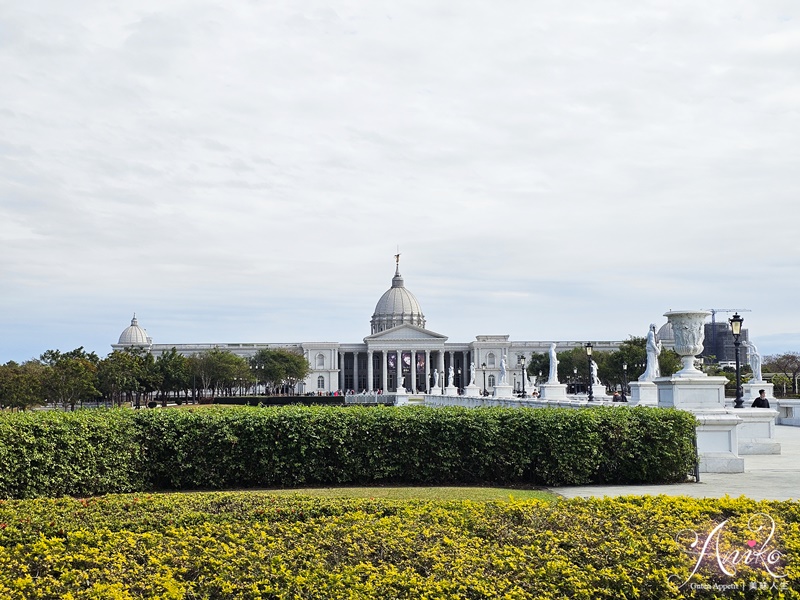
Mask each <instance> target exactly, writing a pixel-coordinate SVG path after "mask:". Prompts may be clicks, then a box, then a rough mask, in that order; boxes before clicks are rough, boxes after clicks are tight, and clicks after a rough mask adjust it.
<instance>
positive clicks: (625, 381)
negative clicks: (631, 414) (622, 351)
mask: <svg viewBox="0 0 800 600" xmlns="http://www.w3.org/2000/svg"><path fill="white" fill-rule="evenodd" d="M627 391H628V363H626V362H624V363H622V401H623V402H627V400H625V394H626V393H627Z"/></svg>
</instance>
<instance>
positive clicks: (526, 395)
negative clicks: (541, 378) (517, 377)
mask: <svg viewBox="0 0 800 600" xmlns="http://www.w3.org/2000/svg"><path fill="white" fill-rule="evenodd" d="M517 360H518V362H519V364H520V366H521V367H522V397H523V398H527V397H528V394H527V393H526V392H525V355H524V354H520V355H519V356H518V357H517Z"/></svg>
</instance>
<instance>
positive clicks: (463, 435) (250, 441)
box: [0, 407, 695, 498]
mask: <svg viewBox="0 0 800 600" xmlns="http://www.w3.org/2000/svg"><path fill="white" fill-rule="evenodd" d="M694 436H695V420H694V417H693V416H692V415H690V414H689V413H685V412H682V411H675V410H665V409H647V408H633V409H631V408H627V407H613V408H598V409H593V410H571V409H533V410H519V409H500V408H489V409H463V408H442V409H432V408H423V407H401V408H394V407H377V408H365V407H348V408H334V407H311V408H309V407H281V408H251V407H225V408H223V407H207V408H203V409H200V410H148V411H129V410H110V411H83V412H78V413H58V412H37V413H31V414H8V413H7V414H5V415H3V416H2V418H0V497H6V498H8V497H18V498H25V497H34V496H56V495H61V494H70V495H92V494H100V493H108V492H113V491H130V490H169V489H174V490H181V489H226V488H241V487H297V486H302V485H310V484H337V485H341V484H374V483H397V484H425V485H443V484H469V483H485V484H509V483H516V484H533V485H547V486H557V485H584V484H592V483H666V482H675V481H682V480H683V479H685V477H686V475H687V474H688V473H689V472H690V471H691V469H692V467H693V465H694V462H695V452H694V447H693V440H694Z"/></svg>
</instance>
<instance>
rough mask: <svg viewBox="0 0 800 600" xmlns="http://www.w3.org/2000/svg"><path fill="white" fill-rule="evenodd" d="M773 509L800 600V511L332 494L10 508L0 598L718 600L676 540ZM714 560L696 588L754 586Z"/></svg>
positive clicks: (728, 538) (731, 536) (2, 537)
mask: <svg viewBox="0 0 800 600" xmlns="http://www.w3.org/2000/svg"><path fill="white" fill-rule="evenodd" d="M756 513H765V514H769V515H771V517H772V518H773V519H774V520H775V521H776V523H777V525H778V530H777V534H776V539H775V542H774V546H775V548H778V549H780V550H781V551H782V552H783V553H784V560H783V564H781V565H780V567H779V574H781V575H785V578H783V579H782V580H780V581H781V582H784V583H786V589H785V590H783V591H781V590H769V591H760V590H754V591H751V590H747V589H745V590H742V589H741V588H740V589H737V590H731V591H728V592H726V593H725V594H724V597H725V598H799V597H800V594H798V592H797V587H798V586H799V585H800V570H799V569H798V565H799V564H800V561H798V556H800V555H799V554H798V552H800V530H799V529H798V524H800V509H799V508H798V504H797V503H793V502H754V501H751V500H748V499H745V498H740V499H730V498H726V499H722V500H695V499H689V498H668V497H644V498H638V497H630V498H617V499H593V500H581V499H576V500H563V501H558V502H554V503H550V504H548V503H544V502H540V501H524V502H522V501H510V502H506V503H502V502H501V503H486V504H483V503H473V502H465V501H460V502H417V501H387V500H380V501H379V500H352V499H350V500H331V499H318V498H303V497H296V498H292V497H278V496H270V495H269V494H259V493H253V492H240V493H212V494H190V495H184V494H159V495H152V496H109V497H102V498H95V499H91V500H74V499H67V498H63V499H58V500H26V501H8V502H5V503H2V504H0V525H3V524H4V525H5V526H4V527H2V528H0V597H2V598H9V599H15V598H26V599H28V598H143V597H146V598H192V597H197V598H247V599H257V598H544V599H550V598H586V599H587V600H588V599H590V598H609V599H610V598H684V597H686V598H715V597H720V594H717V593H713V591H702V590H700V591H694V592H692V591H691V590H689V588H688V587H686V586H685V587H684V588H681V589H679V588H678V586H679V585H680V583H681V582H682V581H684V580H685V579H686V578H687V577H688V576H689V574H690V573H691V570H692V568H693V565H694V562H695V558H694V557H693V556H692V555H691V554H689V553H688V552H687V550H688V547H687V546H686V545H685V544H681V543H678V542H677V541H676V539H675V538H676V535H677V534H678V532H680V531H681V530H684V529H688V530H693V531H697V532H699V533H700V534H701V535H702V534H707V533H708V532H709V531H711V529H712V528H713V527H714V525H715V524H718V523H721V522H722V521H724V520H725V519H728V525H727V526H726V535H725V536H724V539H723V540H722V546H723V551H729V550H730V548H735V547H737V544H738V545H739V546H741V544H742V542H744V541H745V540H747V539H749V537H750V536H753V535H758V534H757V533H754V532H752V531H749V530H748V529H747V525H748V519H749V517H750V516H751V515H753V514H756ZM766 579H769V577H766V576H765V573H764V571H763V569H757V568H756V569H754V568H751V567H745V568H740V569H739V571H738V572H737V574H736V575H734V576H732V577H726V576H724V575H721V574H720V573H719V570H718V569H717V568H715V567H714V565H713V564H712V562H711V561H709V562H708V564H704V565H703V567H702V568H701V569H700V570H699V572H698V574H697V575H695V577H694V578H693V580H692V581H693V582H696V583H713V582H717V583H730V582H735V583H737V585H744V586H745V587H746V586H747V584H748V583H749V582H750V581H762V580H766Z"/></svg>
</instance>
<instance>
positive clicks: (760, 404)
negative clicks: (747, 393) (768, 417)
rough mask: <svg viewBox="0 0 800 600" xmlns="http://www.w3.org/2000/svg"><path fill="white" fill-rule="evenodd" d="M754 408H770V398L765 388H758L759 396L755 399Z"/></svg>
mask: <svg viewBox="0 0 800 600" xmlns="http://www.w3.org/2000/svg"><path fill="white" fill-rule="evenodd" d="M751 407H752V408H769V400H768V399H767V392H766V391H765V390H758V398H756V399H755V400H753V404H751Z"/></svg>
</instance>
